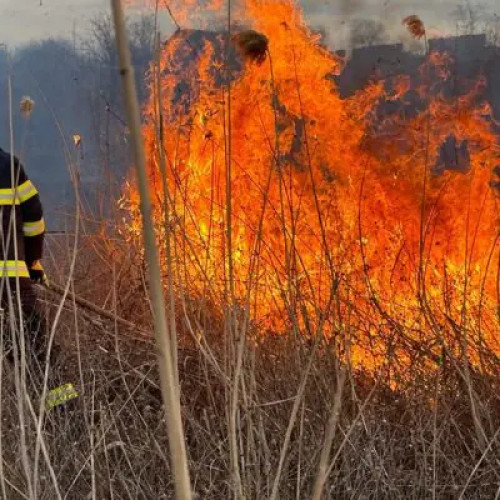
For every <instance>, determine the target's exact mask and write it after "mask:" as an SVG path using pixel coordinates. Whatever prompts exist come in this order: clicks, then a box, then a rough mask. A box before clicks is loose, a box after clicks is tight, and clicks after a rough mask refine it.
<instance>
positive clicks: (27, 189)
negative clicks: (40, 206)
mask: <svg viewBox="0 0 500 500" xmlns="http://www.w3.org/2000/svg"><path fill="white" fill-rule="evenodd" d="M36 194H38V191H37V190H36V187H35V186H33V184H32V183H31V181H29V180H28V181H26V182H23V183H22V184H21V185H19V186H17V196H18V197H19V201H20V202H21V203H24V202H25V201H28V200H29V199H30V198H33V196H35V195H36Z"/></svg>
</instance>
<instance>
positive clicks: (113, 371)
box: [2, 242, 500, 499]
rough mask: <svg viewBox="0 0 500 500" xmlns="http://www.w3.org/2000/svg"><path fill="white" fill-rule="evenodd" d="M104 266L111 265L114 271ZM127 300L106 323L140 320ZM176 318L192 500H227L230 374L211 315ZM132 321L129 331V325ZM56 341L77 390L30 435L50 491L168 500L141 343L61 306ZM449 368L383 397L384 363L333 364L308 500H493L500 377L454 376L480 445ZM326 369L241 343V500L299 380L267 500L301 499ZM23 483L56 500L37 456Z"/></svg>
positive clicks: (323, 356)
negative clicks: (366, 367)
mask: <svg viewBox="0 0 500 500" xmlns="http://www.w3.org/2000/svg"><path fill="white" fill-rule="evenodd" d="M87 244H88V243H87ZM52 247H55V245H52ZM92 247H93V248H94V249H96V251H94V252H91V251H90V250H88V251H87V252H86V255H87V258H88V260H89V262H90V261H92V262H93V264H92V266H90V267H93V266H94V265H95V262H98V259H99V258H98V257H95V258H96V259H97V260H93V259H92V258H91V257H90V256H91V255H94V256H96V255H97V254H98V253H99V252H98V251H97V249H99V250H100V251H102V248H99V242H94V244H93V245H92ZM87 248H90V247H87ZM116 248H118V246H117V247H116ZM122 257H123V256H122ZM118 261H120V262H121V264H122V265H123V266H124V268H127V266H130V265H131V264H130V262H126V259H125V258H121V259H118ZM82 263H83V261H82ZM86 266H89V264H83V267H82V268H81V269H77V272H76V274H77V275H78V274H79V273H82V274H85V269H86ZM62 267H63V266H62ZM120 271H121V269H115V270H114V273H115V275H118V274H120ZM111 274H112V272H111V271H109V270H108V272H106V271H105V270H103V273H102V278H103V281H102V282H99V281H95V286H96V288H95V290H89V289H88V288H87V289H83V288H82V290H84V291H82V292H81V293H83V294H84V295H86V296H87V298H89V297H93V298H94V300H96V301H97V302H99V300H103V298H104V302H105V297H106V296H107V295H108V294H109V293H110V291H109V290H107V291H106V287H105V286H104V285H103V283H104V282H105V280H106V279H109V278H110V275H111ZM115 283H116V282H115ZM75 284H76V285H78V283H75ZM83 284H85V285H86V286H88V281H85V282H82V283H80V284H79V285H80V286H83ZM108 288H109V282H108ZM112 295H113V294H112ZM143 297H144V295H140V294H139V293H137V294H134V295H131V296H129V298H128V302H129V303H126V302H124V303H121V304H120V306H119V313H120V314H121V315H124V316H127V317H128V319H134V317H133V314H129V313H128V312H127V311H130V310H132V302H134V303H135V308H136V309H138V310H145V308H146V305H145V304H142V302H146V301H145V299H144V298H143ZM44 303H45V304H46V305H47V307H48V309H49V311H50V310H52V311H53V310H54V308H55V306H56V305H57V301H56V300H55V297H54V296H53V295H52V294H50V293H48V294H47V295H45V296H44ZM99 303H100V302H99ZM186 312H187V314H186V315H183V314H182V313H181V312H180V310H179V318H178V320H179V323H178V324H179V330H180V331H182V332H183V333H182V334H181V335H182V338H181V349H180V353H179V368H180V382H181V395H182V414H183V419H184V423H185V430H186V442H187V449H188V455H189V464H190V470H191V477H192V484H193V489H194V491H195V492H196V493H197V495H198V498H206V499H212V498H213V499H220V498H230V497H231V496H232V495H233V493H232V487H231V483H230V477H231V476H230V458H229V443H228V430H227V429H228V426H227V418H228V417H227V389H228V387H227V385H228V384H229V383H230V382H229V381H230V378H229V377H228V376H227V373H226V371H225V368H224V357H225V352H224V343H223V342H222V340H221V332H222V331H223V329H224V319H223V316H222V315H217V314H214V310H213V308H211V307H210V306H209V305H208V304H206V303H202V302H201V301H194V300H192V301H190V302H189V304H187V305H186ZM135 319H136V320H137V321H140V317H137V318H135ZM75 321H77V323H75ZM143 326H146V327H147V325H146V324H144V325H143ZM191 329H194V330H196V331H198V332H203V339H202V344H200V345H201V346H203V349H202V348H199V347H197V345H196V342H195V341H194V340H193V339H192V337H191V335H190V333H189V332H190V330H191ZM205 341H206V342H205ZM56 343H57V344H58V345H59V346H60V347H61V348H62V351H63V354H62V366H61V367H60V368H59V369H58V372H59V373H60V377H61V380H68V378H69V379H71V380H73V381H80V383H79V386H80V388H81V389H83V391H82V392H83V397H82V398H80V399H79V400H78V401H77V403H76V404H75V406H74V407H72V408H70V409H68V411H61V412H57V411H56V412H51V413H49V415H48V416H47V420H46V422H45V424H44V426H43V437H44V439H45V441H46V444H47V448H48V451H49V456H50V463H51V466H52V468H53V470H54V471H55V474H56V477H57V481H58V488H59V490H60V493H61V497H62V498H74V499H80V498H97V499H107V498H115V499H117V498H147V499H153V498H155V499H156V498H172V495H173V491H174V490H173V482H172V476H171V474H170V466H169V461H168V458H167V457H168V443H167V437H166V432H165V425H164V420H163V412H162V400H161V392H160V389H159V381H158V375H157V371H156V357H155V352H154V347H153V341H152V339H144V338H142V337H141V336H140V335H134V334H133V332H130V331H125V330H120V328H118V329H115V328H114V325H112V324H110V323H109V321H101V320H99V318H96V317H95V316H94V315H88V314H86V313H85V312H84V311H78V312H77V314H76V315H75V314H74V311H73V310H72V306H71V304H68V306H67V307H66V308H65V310H64V312H63V315H62V318H61V320H60V322H59V325H58V328H57V335H56ZM207 350H209V352H210V356H209V355H208V354H207ZM311 356H313V363H312V365H311V369H310V372H309V374H308V378H307V380H306V381H305V382H304V368H305V366H307V363H308V361H309V360H310V357H311ZM79 365H80V366H81V372H80V370H79ZM457 366H460V363H458V360H457V363H453V362H452V360H451V359H448V360H446V361H445V362H444V363H443V364H442V365H441V366H440V367H436V368H435V369H434V370H433V371H429V372H427V373H424V372H421V371H418V369H417V368H418V367H417V366H415V369H414V370H409V372H408V374H409V375H408V377H407V379H406V380H404V383H401V384H400V388H399V389H398V390H395V389H391V388H390V387H391V385H393V380H392V379H391V378H390V375H389V373H390V370H389V367H388V366H387V367H385V369H384V370H381V371H380V372H377V373H367V372H362V371H359V370H358V371H355V372H354V371H352V370H347V372H346V375H347V376H346V384H345V388H344V391H343V394H342V404H341V408H342V409H341V411H340V414H339V417H338V422H337V432H336V433H335V435H334V437H333V439H332V446H331V453H330V454H329V456H328V468H327V472H328V474H327V476H326V482H325V487H324V492H325V493H324V496H323V497H324V498H339V499H344V498H401V499H403V498H404V499H406V498H418V499H420V498H495V495H497V493H498V491H499V488H500V477H499V472H498V470H499V467H498V460H499V458H500V449H499V446H498V443H497V441H496V438H497V432H498V429H499V424H500V410H499V408H500V405H499V401H498V390H497V387H498V385H499V383H500V379H499V378H498V376H497V375H491V376H489V377H488V376H486V375H480V374H479V373H477V372H476V371H474V369H473V368H472V367H471V368H470V369H471V376H472V382H471V383H472V384H473V390H474V397H475V401H476V404H477V408H478V417H479V418H480V421H481V424H482V427H483V429H484V431H485V434H486V441H487V443H488V445H487V448H486V449H483V448H482V446H481V444H480V443H479V442H478V439H477V435H476V432H475V428H474V424H473V418H472V415H471V411H470V401H469V387H467V385H466V383H465V382H464V379H463V377H462V376H461V375H459V373H458V372H457ZM339 369H340V368H339V364H338V362H337V361H336V358H335V356H333V355H332V353H331V351H330V349H329V348H328V346H327V345H326V344H325V345H320V346H319V348H317V349H316V348H315V345H314V344H311V343H309V342H304V341H302V340H301V339H300V338H297V337H296V336H294V335H292V334H290V335H284V336H271V335H270V336H267V337H265V338H263V339H261V341H260V342H259V343H255V344H253V343H251V344H249V345H248V348H247V350H246V354H245V358H244V363H243V370H242V382H241V384H242V386H241V391H240V394H241V398H240V401H239V411H238V414H237V422H238V437H239V440H240V449H241V451H242V453H241V457H240V460H241V463H240V469H241V475H242V484H243V488H244V491H245V496H246V497H247V498H269V497H270V495H271V492H272V488H273V484H274V481H275V478H276V473H277V470H278V467H279V458H280V455H281V452H282V447H283V441H284V438H285V433H286V431H287V428H288V427H289V421H290V415H291V411H292V407H293V405H294V403H295V402H296V397H297V390H298V387H299V386H300V385H301V383H304V384H305V391H304V397H303V398H302V399H301V401H300V403H299V409H298V414H297V420H296V423H295V425H294V426H293V428H292V431H291V434H290V442H289V446H288V448H287V452H286V453H285V459H284V462H283V467H282V472H281V479H280V481H279V488H278V492H279V494H278V497H279V498H287V499H288V498H290V499H293V498H309V497H310V496H311V494H312V489H313V486H314V481H315V479H316V475H317V468H318V463H319V460H320V456H321V453H322V450H323V449H324V440H325V431H326V426H327V423H328V420H329V418H330V415H331V410H332V407H333V403H334V401H335V398H336V396H337V395H338V391H337V389H338V383H337V380H338V377H339ZM11 372H12V369H11V367H10V365H8V364H6V365H4V378H3V382H2V383H3V386H2V387H3V391H2V408H3V416H2V438H3V464H4V475H5V476H4V477H5V480H6V483H7V489H8V492H9V493H8V495H9V496H8V497H9V498H26V496H23V495H26V491H27V490H26V481H25V479H24V476H23V468H22V464H21V459H20V453H19V449H20V441H19V428H18V426H19V423H18V422H19V419H18V412H17V406H16V396H15V394H16V391H15V390H12V386H11V385H10V384H12V380H11V379H12V377H11ZM35 408H36V405H35ZM26 428H27V448H28V451H29V457H30V459H32V458H33V456H32V452H33V450H34V449H35V447H34V443H35V437H36V435H35V427H34V422H33V420H30V419H27V424H26ZM35 482H36V483H37V498H43V499H52V498H57V494H56V493H55V487H54V484H53V482H52V481H51V479H50V475H49V472H48V469H47V464H46V463H45V462H43V461H42V462H41V465H40V470H39V473H38V476H37V478H36V480H35ZM16 491H17V492H16ZM461 495H463V496H461Z"/></svg>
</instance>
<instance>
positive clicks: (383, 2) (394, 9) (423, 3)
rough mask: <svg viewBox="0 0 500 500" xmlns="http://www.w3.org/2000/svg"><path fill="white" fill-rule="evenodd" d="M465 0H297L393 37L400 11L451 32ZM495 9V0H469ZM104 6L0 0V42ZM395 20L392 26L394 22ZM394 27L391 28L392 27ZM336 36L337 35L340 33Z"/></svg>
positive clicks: (317, 12) (322, 21)
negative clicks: (367, 22)
mask: <svg viewBox="0 0 500 500" xmlns="http://www.w3.org/2000/svg"><path fill="white" fill-rule="evenodd" d="M466 1H467V0H455V1H453V0H302V2H301V3H303V4H305V7H306V11H307V12H308V17H309V19H310V21H311V24H312V25H314V26H315V27H323V28H325V29H326V31H327V33H328V32H329V34H330V36H331V37H334V35H333V34H334V33H335V34H338V33H340V34H342V32H343V31H344V29H343V28H342V27H341V23H342V21H343V20H345V19H352V18H355V17H358V18H371V19H380V20H382V21H383V22H385V23H386V25H387V26H388V27H389V30H388V31H389V32H390V33H391V35H394V36H395V38H397V37H398V33H400V30H399V31H398V29H399V26H400V24H401V23H400V21H401V19H402V18H403V17H405V16H406V15H409V14H414V13H415V14H418V15H420V16H421V17H422V19H423V20H424V22H425V23H426V25H427V27H428V29H429V31H430V32H431V33H432V32H435V33H442V34H449V33H452V32H453V22H452V21H451V15H450V14H451V12H453V10H454V9H456V7H457V6H458V5H460V4H463V3H465V2H466ZM470 3H472V4H476V3H481V4H483V5H485V6H486V7H487V8H488V9H490V10H492V11H494V10H497V12H499V13H500V2H499V1H498V0H470ZM40 4H41V5H40ZM102 12H109V0H0V43H5V44H7V45H9V46H19V45H23V44H25V43H29V42H32V41H39V40H43V39H45V38H49V37H66V38H72V37H73V32H75V33H76V34H77V35H78V36H84V34H85V29H86V26H87V25H88V21H89V20H90V19H92V18H93V17H95V16H97V15H99V14H100V13H102ZM396 26H397V27H398V28H396ZM392 27H394V31H393V29H392ZM340 38H341V36H340Z"/></svg>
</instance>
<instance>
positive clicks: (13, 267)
mask: <svg viewBox="0 0 500 500" xmlns="http://www.w3.org/2000/svg"><path fill="white" fill-rule="evenodd" d="M16 276H19V277H20V278H29V277H30V273H29V271H28V266H27V265H26V262H24V261H23V260H0V277H2V278H5V277H7V278H15V277H16Z"/></svg>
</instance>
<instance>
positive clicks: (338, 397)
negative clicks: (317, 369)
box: [311, 365, 347, 500]
mask: <svg viewBox="0 0 500 500" xmlns="http://www.w3.org/2000/svg"><path fill="white" fill-rule="evenodd" d="M346 374H347V367H346V366H345V365H342V368H341V369H340V375H339V377H338V380H337V389H336V391H335V398H334V402H333V407H332V411H331V414H330V419H329V420H328V425H327V428H326V434H325V441H324V444H323V449H322V450H321V457H320V460H319V465H318V470H317V473H316V480H315V482H314V490H313V494H312V497H311V498H312V500H321V495H322V494H323V488H324V487H325V482H326V480H327V478H328V466H329V463H328V462H329V460H330V453H331V450H332V446H333V439H334V438H335V432H336V430H337V424H338V421H339V418H340V411H341V409H342V395H343V393H344V386H345V379H346Z"/></svg>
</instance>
